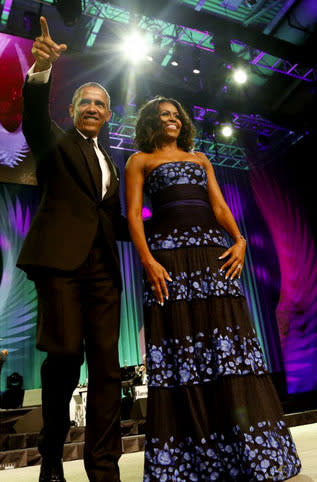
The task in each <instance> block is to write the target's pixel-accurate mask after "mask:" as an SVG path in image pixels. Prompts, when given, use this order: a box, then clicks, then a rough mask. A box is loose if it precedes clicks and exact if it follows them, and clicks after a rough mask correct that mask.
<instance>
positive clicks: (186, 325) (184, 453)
mask: <svg viewBox="0 0 317 482" xmlns="http://www.w3.org/2000/svg"><path fill="white" fill-rule="evenodd" d="M145 192H146V193H147V194H148V196H149V197H150V198H151V201H152V207H153V215H152V219H151V221H150V222H149V223H148V224H149V228H148V229H147V241H148V245H149V247H150V249H151V251H152V253H153V256H154V257H155V259H156V260H157V261H158V262H159V263H161V264H162V265H163V266H164V267H165V269H166V270H167V271H168V273H169V275H170V277H171V279H172V281H171V282H167V285H168V290H169V299H168V300H165V303H164V306H163V307H162V306H160V305H159V304H158V302H157V301H156V299H155V296H154V293H153V292H152V290H151V287H150V286H149V283H148V282H147V281H146V280H145V287H144V327H145V337H146V347H147V373H148V385H149V396H148V410H147V423H146V442H145V467H144V482H152V481H156V480H158V481H173V482H174V481H175V482H185V481H186V482H187V481H197V482H201V481H212V480H218V481H222V482H229V481H241V482H242V481H243V482H246V481H257V480H275V481H277V480H286V479H288V478H290V477H292V476H294V475H296V474H297V473H298V472H299V470H300V461H299V459H298V456H297V453H296V448H295V445H294V442H293V441H292V438H291V436H290V433H289V431H288V429H287V427H286V426H285V423H284V421H283V413H282V410H281V405H280V402H279V399H278V397H277V394H276V392H275V389H274V387H273V384H272V382H271V379H270V377H269V375H268V373H267V367H266V364H265V360H264V357H263V354H262V352H261V348H260V344H259V341H258V339H257V336H256V333H255V331H254V328H253V324H252V320H251V318H250V314H249V310H248V307H247V305H246V300H245V296H244V293H243V289H242V286H241V284H240V281H238V280H237V279H234V280H230V278H229V279H225V273H224V272H221V271H220V267H221V265H222V263H223V260H219V259H218V258H219V256H220V255H221V254H222V253H223V252H224V250H225V249H226V248H227V247H228V246H227V243H226V239H225V237H224V235H223V231H222V229H221V227H220V226H219V224H218V223H217V221H216V218H215V215H214V213H213V211H212V208H211V206H210V202H209V198H208V192H207V174H206V171H205V169H204V168H203V167H202V166H200V165H199V164H198V163H197V162H195V161H177V162H167V163H163V164H160V165H159V166H157V167H156V168H155V169H154V170H153V171H152V172H151V173H150V174H149V175H148V177H147V178H146V180H145Z"/></svg>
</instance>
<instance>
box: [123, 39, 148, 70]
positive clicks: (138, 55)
mask: <svg viewBox="0 0 317 482" xmlns="http://www.w3.org/2000/svg"><path fill="white" fill-rule="evenodd" d="M121 50H122V51H123V52H124V54H125V57H126V58H127V59H128V60H129V61H130V62H132V63H134V64H136V63H138V62H140V61H141V60H144V59H146V58H147V59H148V60H153V58H152V57H151V56H150V55H148V53H149V50H150V45H149V44H148V41H147V38H146V36H145V35H142V34H140V33H139V32H133V33H132V34H131V35H129V36H127V37H126V38H125V40H124V41H123V44H122V47H121ZM149 57H151V59H150V58H149Z"/></svg>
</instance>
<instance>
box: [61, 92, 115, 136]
mask: <svg viewBox="0 0 317 482" xmlns="http://www.w3.org/2000/svg"><path fill="white" fill-rule="evenodd" d="M69 113H70V116H71V117H72V118H73V121H74V126H75V127H76V128H77V129H78V130H79V131H80V132H82V133H83V134H84V135H85V136H87V137H96V136H97V135H98V134H99V131H100V129H101V127H102V126H103V125H104V123H105V122H108V120H109V119H110V117H111V110H109V106H108V99H107V96H106V94H105V92H104V91H103V90H101V89H99V88H98V87H94V86H88V87H83V88H82V89H81V90H80V92H79V96H78V97H77V99H76V101H75V104H74V105H70V106H69Z"/></svg>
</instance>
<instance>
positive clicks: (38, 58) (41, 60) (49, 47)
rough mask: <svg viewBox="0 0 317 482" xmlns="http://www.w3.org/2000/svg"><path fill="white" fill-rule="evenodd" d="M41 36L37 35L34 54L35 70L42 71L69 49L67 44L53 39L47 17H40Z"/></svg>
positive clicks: (33, 49) (33, 48)
mask: <svg viewBox="0 0 317 482" xmlns="http://www.w3.org/2000/svg"><path fill="white" fill-rule="evenodd" d="M40 22H41V36H40V37H36V39H35V42H34V43H33V47H32V54H33V57H34V59H35V69H34V72H42V71H43V70H47V69H49V68H50V67H51V65H52V63H53V62H55V61H56V60H57V59H58V58H59V56H60V55H61V53H63V52H65V50H66V49H67V45H66V44H57V43H56V42H54V40H52V38H51V36H50V32H49V29H48V25H47V21H46V18H45V17H40Z"/></svg>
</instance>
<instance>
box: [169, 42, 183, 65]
mask: <svg viewBox="0 0 317 482" xmlns="http://www.w3.org/2000/svg"><path fill="white" fill-rule="evenodd" d="M179 49H180V46H179V44H177V43H176V44H175V45H174V47H173V53H172V57H171V65H173V67H178V65H179V64H180V58H181V56H180V52H179Z"/></svg>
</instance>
